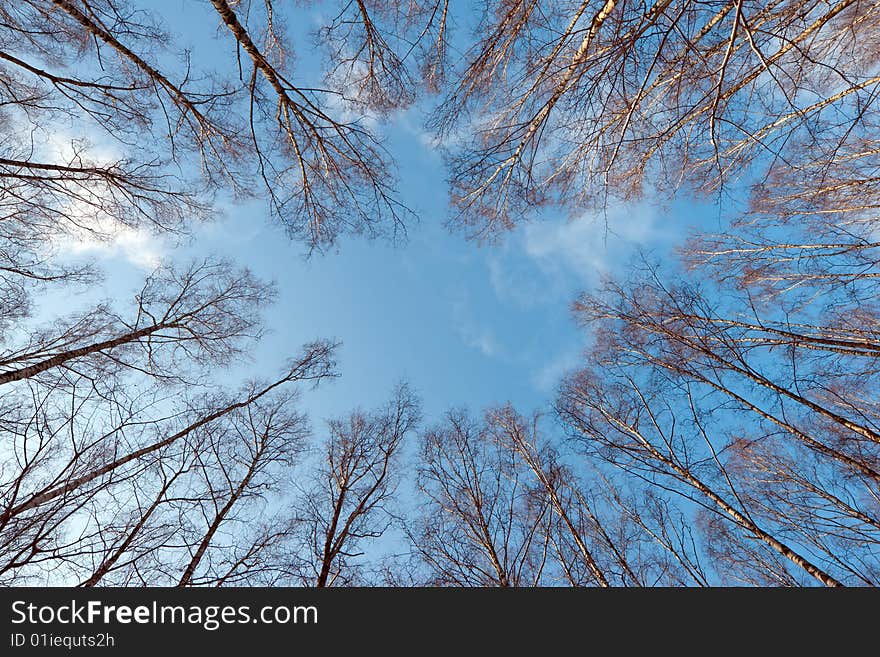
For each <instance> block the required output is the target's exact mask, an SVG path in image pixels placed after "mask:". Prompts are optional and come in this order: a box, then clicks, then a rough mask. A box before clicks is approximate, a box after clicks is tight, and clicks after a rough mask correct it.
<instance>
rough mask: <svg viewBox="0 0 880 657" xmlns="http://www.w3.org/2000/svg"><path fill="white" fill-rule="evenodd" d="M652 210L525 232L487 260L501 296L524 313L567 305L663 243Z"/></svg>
mask: <svg viewBox="0 0 880 657" xmlns="http://www.w3.org/2000/svg"><path fill="white" fill-rule="evenodd" d="M656 221H657V215H656V214H655V212H654V211H653V210H652V209H651V208H650V207H649V206H648V205H637V206H634V207H630V208H627V209H625V210H624V209H622V208H621V209H612V210H609V211H608V213H607V214H606V215H604V216H584V217H581V218H578V219H574V220H570V221H567V220H564V219H558V220H543V221H535V222H532V223H529V224H526V225H524V226H522V227H521V228H520V229H519V230H518V231H517V232H515V233H514V234H513V235H512V236H511V238H510V239H509V240H508V242H507V244H506V245H505V246H504V247H503V248H502V249H500V250H498V249H496V250H495V251H493V252H492V253H490V254H489V255H487V258H486V265H487V268H488V273H489V279H490V282H491V284H492V287H493V290H494V291H495V294H496V296H497V297H498V298H499V299H500V300H502V301H505V302H509V303H513V304H515V305H517V306H519V307H522V308H531V307H534V306H538V305H544V304H553V303H559V302H560V301H562V302H563V303H568V301H570V300H571V296H572V295H573V294H576V293H577V292H579V291H582V290H583V289H585V288H589V287H592V286H594V285H596V284H597V283H598V282H599V281H600V280H601V279H602V277H603V276H604V275H606V274H608V273H609V272H611V271H613V270H614V269H616V268H618V267H620V266H623V265H625V263H626V262H627V261H628V260H629V258H630V257H631V256H632V255H633V253H634V252H635V251H636V250H637V249H639V248H641V247H644V246H646V245H651V244H655V243H657V241H658V239H659V238H660V237H661V235H660V231H659V229H658V227H657V225H656Z"/></svg>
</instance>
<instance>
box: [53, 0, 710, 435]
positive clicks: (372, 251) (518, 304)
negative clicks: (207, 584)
mask: <svg viewBox="0 0 880 657" xmlns="http://www.w3.org/2000/svg"><path fill="white" fill-rule="evenodd" d="M165 8H166V15H169V16H171V15H173V16H174V21H173V23H172V22H171V21H170V20H169V21H168V23H169V26H168V27H169V30H170V31H171V32H172V34H176V36H177V37H178V40H179V42H181V43H184V44H185V43H189V44H191V46H192V48H193V50H194V51H195V54H196V56H195V59H197V60H199V61H204V60H205V59H206V58H207V59H209V60H211V58H210V53H211V52H213V51H214V50H215V49H217V43H216V38H217V37H215V35H214V31H213V29H207V30H205V33H204V34H200V33H199V31H197V30H195V29H193V26H196V25H199V24H204V25H205V26H210V25H212V24H215V18H214V17H210V16H209V15H207V14H204V15H203V14H202V13H201V12H203V11H205V8H204V7H202V6H201V5H199V4H197V3H193V2H181V0H171V1H170V2H167V3H165ZM208 9H210V8H208ZM201 16H204V19H203V21H204V22H203V23H200V22H199V21H200V17H201ZM209 21H214V22H213V23H212V22H209ZM175 25H178V26H179V25H187V26H188V30H187V32H186V34H181V33H180V31H179V30H177V29H176V28H175V27H174V26H175ZM307 31H308V30H307V26H306V25H303V26H301V29H298V30H293V32H294V34H297V33H298V32H300V33H302V34H303V38H305V37H304V32H307ZM220 38H223V35H222V33H221V34H220ZM224 45H228V44H224ZM224 52H225V53H226V57H217V58H213V61H218V62H220V61H225V60H226V59H229V58H228V52H229V51H228V49H226V50H224ZM303 52H305V55H304V54H303ZM298 54H299V56H300V61H298V64H297V66H298V68H297V71H299V72H300V74H301V76H302V77H303V78H308V77H311V79H314V78H315V77H317V75H318V72H317V70H315V69H316V67H318V66H319V65H320V64H319V62H317V61H316V60H314V55H313V54H310V52H309V50H308V49H307V48H299V49H298ZM310 56H311V57H312V58H313V59H312V61H309V57H310ZM230 63H231V64H234V62H230ZM423 120H424V108H423V107H420V106H417V107H414V108H412V109H410V110H409V111H407V112H402V113H399V114H397V115H395V116H394V117H392V118H391V119H390V120H389V121H387V122H386V123H385V124H383V125H382V127H381V130H382V131H383V132H384V133H385V135H386V136H387V147H388V149H389V151H390V152H391V154H392V155H393V157H394V158H395V159H396V160H397V162H398V165H399V179H400V182H399V186H398V188H399V190H400V195H401V198H402V200H403V202H404V203H405V204H406V205H408V206H409V207H411V208H412V209H413V210H414V211H415V212H416V214H417V215H418V220H417V221H416V222H411V223H410V224H409V226H408V237H407V239H406V240H405V241H402V242H401V243H398V244H390V243H388V242H387V241H383V240H368V239H365V238H359V237H350V238H344V239H342V240H341V241H340V243H339V245H338V248H336V249H335V250H333V251H331V252H328V253H325V254H314V255H313V256H311V258H306V257H305V256H304V247H303V246H302V245H301V244H298V243H296V242H293V241H291V240H290V239H288V238H287V237H286V236H285V234H284V231H283V229H281V228H280V227H277V226H273V225H272V224H271V222H270V220H269V219H268V216H267V210H266V205H265V203H263V202H261V201H260V200H255V201H250V202H247V203H244V204H239V205H231V204H227V205H226V206H225V215H224V216H221V217H217V218H215V219H214V221H212V222H209V223H207V224H205V225H202V226H199V227H197V228H196V229H195V230H194V234H193V236H192V239H191V240H189V241H188V242H187V243H185V244H182V245H174V244H171V243H170V242H167V241H163V240H162V239H160V238H156V237H153V236H151V235H148V234H147V233H142V232H138V233H132V232H131V231H127V232H124V233H122V234H120V236H119V238H118V239H117V241H116V242H115V243H113V244H94V243H86V244H79V245H71V246H69V249H70V251H71V252H72V253H73V254H74V255H83V254H85V255H89V256H93V257H98V258H100V259H102V260H103V261H104V264H105V266H106V270H107V272H108V276H107V278H106V280H105V282H104V284H103V291H104V293H105V294H106V295H107V296H109V297H113V298H119V297H120V295H122V296H125V295H129V296H130V294H131V293H132V292H133V291H134V289H135V288H136V287H137V286H138V282H139V279H140V278H142V276H143V274H144V273H145V272H147V271H149V270H150V269H151V267H152V266H154V265H155V264H156V262H157V261H158V260H159V259H161V258H170V259H175V260H186V259H189V258H193V257H202V256H205V255H208V254H215V255H222V256H225V257H228V258H229V259H231V260H234V261H235V262H236V263H238V264H239V265H241V266H246V267H249V268H251V269H252V270H253V271H254V272H255V273H257V274H258V275H260V276H261V277H262V278H265V279H269V280H273V281H275V282H276V283H277V286H278V291H279V297H278V301H277V304H276V305H275V306H274V307H272V308H270V309H269V310H268V313H267V325H268V327H269V329H270V332H269V334H268V335H267V336H266V338H265V339H264V340H263V341H262V342H261V343H260V344H259V345H258V348H257V349H256V350H255V352H254V357H253V360H252V362H250V363H248V364H247V366H246V367H245V368H244V369H243V370H242V372H247V374H248V375H260V374H261V373H265V376H271V375H273V374H275V373H276V372H278V371H279V370H280V367H281V365H282V363H283V360H284V358H285V357H286V356H288V355H293V354H295V353H296V352H297V351H298V350H299V347H300V345H301V344H302V343H304V342H306V341H309V340H312V339H315V338H319V337H325V338H336V339H338V340H340V341H341V342H342V343H343V346H342V348H341V349H340V351H339V353H338V357H339V358H338V360H339V365H340V369H341V373H342V376H341V377H340V378H339V379H337V380H336V381H334V382H332V383H330V384H327V385H324V386H323V387H322V388H321V389H319V390H317V391H315V392H312V393H309V394H308V395H306V396H305V397H304V400H303V401H304V403H305V405H306V407H307V409H308V410H309V411H310V412H311V414H312V415H313V417H314V418H315V419H316V420H317V419H319V418H324V417H328V416H331V415H335V414H341V413H345V412H346V411H348V410H350V409H351V408H352V407H356V406H360V407H370V406H373V405H376V404H379V403H381V402H382V401H384V399H385V398H386V397H387V395H388V394H389V393H390V390H391V388H392V386H393V385H394V383H396V382H397V381H399V380H402V379H403V380H407V381H409V382H410V383H411V384H412V385H413V386H414V387H415V389H417V390H418V392H419V393H420V395H421V396H422V398H423V400H424V403H425V411H426V415H427V417H428V419H429V420H431V419H436V418H437V417H438V416H439V415H440V414H441V413H442V412H443V411H445V410H446V409H447V408H449V407H451V406H467V407H469V408H471V409H473V410H478V409H480V408H483V407H485V406H487V405H491V404H495V403H502V402H506V401H510V402H512V403H513V404H514V405H516V406H517V407H518V408H519V409H521V410H522V411H525V412H528V411H531V410H535V409H541V408H544V407H546V406H547V405H548V404H549V403H551V402H552V400H553V397H554V389H555V386H556V383H557V382H558V381H559V379H560V377H561V376H562V375H563V374H564V373H565V371H567V370H568V369H570V368H572V367H574V366H575V365H576V364H577V360H578V356H579V354H580V353H581V351H582V349H583V346H584V340H585V337H584V336H583V335H582V332H581V331H580V330H578V329H577V327H576V326H575V324H574V322H573V320H572V318H571V314H570V312H569V307H570V305H571V302H572V301H573V300H574V298H575V297H576V295H577V294H578V293H579V292H580V291H582V290H584V289H586V288H589V287H590V286H592V285H595V284H596V283H597V282H598V281H599V279H600V277H601V276H602V275H603V274H605V273H607V272H609V271H620V270H621V269H622V268H624V267H626V265H627V262H628V260H629V259H630V257H631V256H632V255H633V254H634V253H635V252H636V251H637V250H639V249H647V250H649V251H652V252H654V253H655V254H660V255H662V254H663V253H665V252H668V250H669V248H670V246H672V245H674V244H676V243H678V242H679V241H680V239H681V237H682V235H683V232H684V231H685V230H686V227H687V226H688V225H692V224H696V223H704V220H705V216H704V215H705V213H706V212H709V213H711V212H712V210H708V209H706V208H703V207H701V206H697V205H695V204H688V203H678V204H676V205H673V206H672V207H671V208H669V209H668V210H666V211H661V210H658V209H657V208H656V207H655V206H652V205H650V204H647V203H646V204H643V205H635V206H630V207H627V208H610V209H609V210H608V216H607V220H608V221H607V223H606V221H605V219H606V218H605V217H602V216H582V217H579V218H576V219H575V220H572V221H570V220H569V219H568V218H567V217H564V216H563V215H562V214H556V215H554V214H552V213H550V214H547V215H546V216H545V217H544V218H543V219H542V220H541V221H539V222H535V223H532V224H529V225H525V226H522V227H521V228H520V229H518V230H517V231H515V232H512V233H510V234H509V235H508V236H507V237H506V238H505V239H504V240H503V241H502V242H501V243H500V244H493V245H483V246H480V245H478V244H476V243H473V242H469V241H467V240H465V239H464V237H463V236H462V235H460V234H456V233H454V232H450V231H449V230H448V229H447V228H446V225H445V224H446V220H447V218H448V212H449V210H448V201H447V190H446V185H445V182H444V176H445V174H444V170H443V163H442V161H441V158H440V156H439V154H438V152H437V149H436V148H435V145H434V144H433V142H432V140H431V137H430V135H428V134H427V133H425V132H424V131H423V129H422V127H421V126H422V122H423ZM59 139H60V141H62V142H63V141H64V138H63V137H60V138H59ZM111 148H112V147H111ZM62 310H63V309H59V312H62Z"/></svg>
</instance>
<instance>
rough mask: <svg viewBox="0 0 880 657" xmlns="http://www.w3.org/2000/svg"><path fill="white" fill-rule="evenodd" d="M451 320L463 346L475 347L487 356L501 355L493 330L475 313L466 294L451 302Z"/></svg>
mask: <svg viewBox="0 0 880 657" xmlns="http://www.w3.org/2000/svg"><path fill="white" fill-rule="evenodd" d="M452 321H453V327H454V329H455V332H456V333H457V334H458V336H459V337H460V338H461V341H462V343H464V345H465V346H467V347H469V348H471V349H476V350H477V351H479V352H480V353H481V354H483V355H484V356H485V357H487V358H493V357H496V356H499V355H501V345H500V344H499V342H498V338H497V337H496V335H495V332H494V331H493V330H492V328H490V326H489V325H487V324H486V323H484V322H482V321H480V319H479V317H477V316H476V315H475V313H474V312H473V311H472V308H471V307H470V303H469V302H468V298H467V296H466V295H465V296H462V297H461V298H459V299H458V300H457V301H455V302H454V303H453V305H452Z"/></svg>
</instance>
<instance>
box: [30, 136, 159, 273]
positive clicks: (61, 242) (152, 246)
mask: <svg viewBox="0 0 880 657" xmlns="http://www.w3.org/2000/svg"><path fill="white" fill-rule="evenodd" d="M43 149H44V151H45V156H46V157H47V158H48V160H49V161H59V162H70V161H72V160H74V159H76V158H77V157H78V156H79V155H80V154H86V153H87V155H88V159H89V161H91V162H95V163H97V164H99V165H101V164H110V163H113V162H117V161H118V160H119V159H120V158H121V154H120V153H119V151H118V150H117V149H116V148H114V147H113V146H112V145H111V144H108V143H107V142H106V141H102V140H95V141H92V140H91V139H81V138H78V139H74V138H73V137H71V136H70V135H68V134H65V133H63V132H56V133H53V134H51V135H49V137H48V138H47V140H46V142H45V144H44V145H43ZM64 212H65V214H67V215H68V216H69V217H70V218H71V219H72V222H71V223H72V224H74V225H76V226H78V228H76V229H73V230H68V231H66V232H65V234H63V235H59V236H56V237H55V239H54V240H53V242H52V243H51V245H50V248H51V249H52V250H53V251H55V252H57V253H59V254H60V255H61V256H62V257H64V256H70V257H77V256H82V255H91V256H94V257H97V258H100V259H102V260H109V259H112V258H122V259H124V260H126V261H127V262H128V263H129V264H131V265H133V266H135V267H138V268H140V269H145V270H148V271H152V270H153V269H155V268H156V267H157V266H158V265H159V264H160V262H161V261H162V258H163V256H164V255H165V253H166V251H167V245H166V244H165V241H164V240H163V239H161V238H160V237H158V236H157V235H155V234H153V233H152V232H151V231H149V230H146V229H144V228H135V227H132V226H128V225H125V224H123V223H121V222H119V221H117V220H115V219H113V218H112V217H109V216H106V215H98V216H96V213H95V211H94V208H91V207H89V206H88V205H87V204H86V203H85V202H79V201H76V200H73V201H71V202H70V203H69V204H68V205H67V206H66V207H65V208H64Z"/></svg>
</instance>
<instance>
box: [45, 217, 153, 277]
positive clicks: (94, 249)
mask: <svg viewBox="0 0 880 657" xmlns="http://www.w3.org/2000/svg"><path fill="white" fill-rule="evenodd" d="M55 248H56V249H57V250H59V251H60V252H61V254H62V255H69V256H74V257H75V256H79V255H94V256H96V257H98V258H101V259H110V258H123V259H125V260H126V261H128V262H129V263H130V264H132V265H133V266H135V267H138V268H140V269H145V270H147V271H152V270H154V269H156V267H158V266H159V264H161V262H162V258H163V255H164V252H165V244H164V242H163V241H162V240H161V239H160V238H158V237H157V236H156V235H153V234H152V233H150V232H149V231H147V230H144V229H142V228H131V227H129V226H124V225H122V224H117V225H115V226H102V227H101V230H100V236H96V235H95V234H92V233H90V232H88V231H82V233H81V234H77V235H72V236H69V237H68V238H66V239H65V240H64V243H63V244H55Z"/></svg>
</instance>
